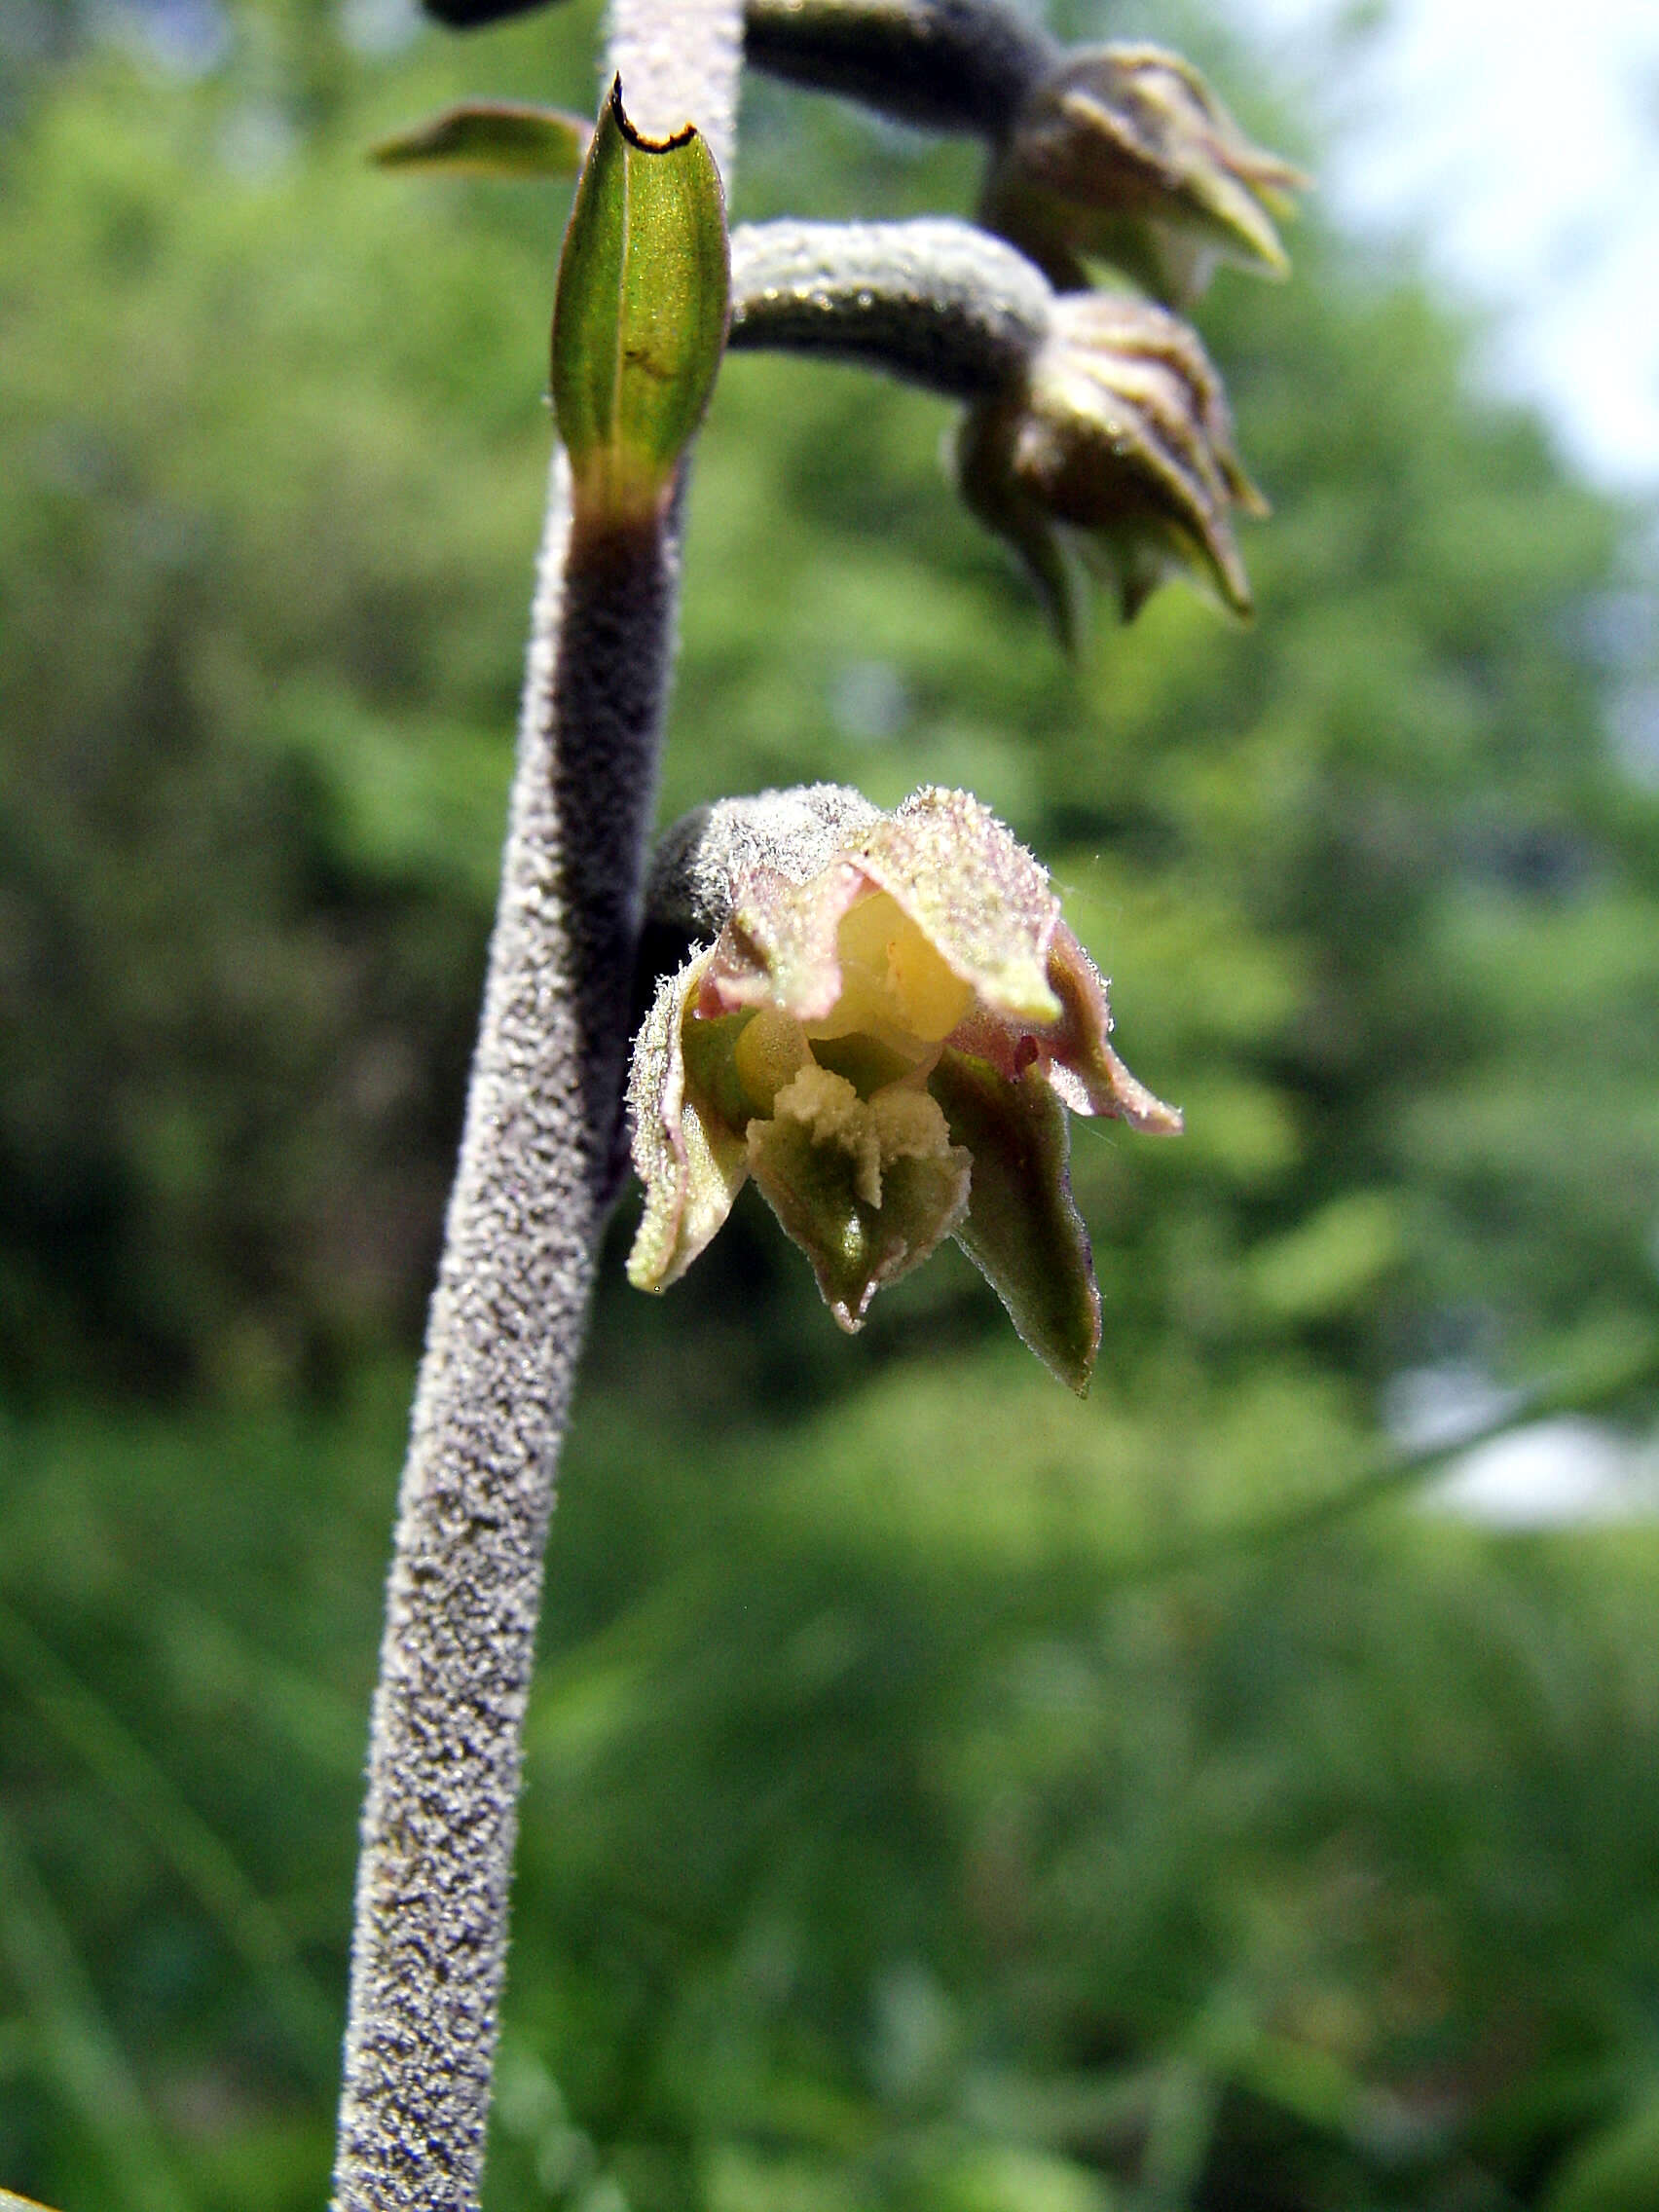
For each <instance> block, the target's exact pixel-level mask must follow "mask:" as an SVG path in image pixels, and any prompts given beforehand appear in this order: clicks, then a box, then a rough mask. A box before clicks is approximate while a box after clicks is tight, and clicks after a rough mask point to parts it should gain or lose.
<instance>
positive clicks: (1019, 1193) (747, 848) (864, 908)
mask: <svg viewBox="0 0 1659 2212" xmlns="http://www.w3.org/2000/svg"><path fill="white" fill-rule="evenodd" d="M650 904H651V911H652V915H653V919H655V920H656V921H658V922H659V923H661V924H668V925H670V926H675V927H678V928H680V929H681V930H682V931H684V932H687V933H689V934H704V933H711V932H716V931H718V934H717V935H715V936H714V941H713V942H712V944H709V945H707V946H706V948H705V949H703V950H701V951H698V952H695V953H694V954H693V955H692V957H691V958H690V959H689V960H688V961H686V962H685V964H684V965H683V966H682V968H680V969H679V971H678V972H677V973H675V974H673V975H671V976H668V977H664V978H663V980H662V982H661V983H660V985H659V987H658V990H657V993H656V997H655V1001H654V1003H653V1005H652V1007H651V1010H650V1012H649V1014H647V1016H646V1018H645V1022H644V1024H643V1025H642V1027H641V1030H640V1034H639V1038H638V1040H637V1042H636V1045H635V1049H634V1063H633V1070H632V1074H631V1077H630V1082H629V1103H630V1106H631V1108H632V1111H633V1118H634V1161H635V1165H636V1167H637V1168H638V1170H639V1173H640V1177H641V1180H642V1181H643V1183H644V1184H645V1215H644V1218H643V1220H642V1222H641V1224H640V1229H639V1233H638V1235H637V1236H636V1238H635V1242H634V1249H633V1252H632V1254H631V1256H630V1259H629V1263H628V1272H629V1278H630V1280H631V1281H632V1282H633V1283H634V1284H635V1285H636V1286H637V1287H638V1288H640V1289H644V1290H662V1289H666V1288H667V1286H668V1285H669V1284H670V1283H672V1282H675V1281H677V1280H678V1279H679V1277H680V1276H681V1275H682V1274H683V1272H685V1270H686V1269H687V1268H688V1267H689V1266H690V1265H691V1263H692V1261H693V1260H695V1259H696V1258H697V1256H698V1254H699V1253H700V1252H702V1251H703V1250H704V1249H705V1247H706V1246H707V1245H708V1243H709V1241H710V1239H711V1238H712V1237H713V1236H714V1235H716V1233H717V1232H718V1231H719V1228H720V1226H721V1224H722V1223H723V1221H724V1220H725V1218H726V1215H727V1214H728V1213H729V1211H730V1209H731V1206H732V1203H733V1201H734V1199H735V1198H736V1197H737V1194H738V1192H739V1190H740V1189H741V1188H742V1186H743V1184H744V1183H745V1182H746V1181H747V1180H748V1179H749V1177H750V1176H752V1175H753V1177H754V1178H755V1181H756V1184H757V1185H758V1186H759V1189H760V1191H761V1193H762V1195H763V1196H764V1198H766V1200H767V1202H768V1203H769V1204H770V1206H771V1207H772V1210H773V1212H774V1213H775V1214H776V1215H777V1216H778V1219H779V1221H780V1222H781V1223H782V1225H783V1227H784V1229H785V1230H786V1231H787V1232H788V1234H789V1235H791V1236H792V1237H793V1239H794V1241H795V1242H796V1243H797V1244H798V1245H799V1246H800V1247H801V1249H802V1250H803V1251H804V1252H805V1253H806V1255H807V1258H808V1259H809V1260H810V1261H811V1263H812V1268H813V1272H814V1273H815V1274H816V1276H817V1278H818V1285H819V1288H820V1290H821V1291H822V1292H823V1294H824V1298H825V1301H826V1303H827V1304H828V1305H829V1307H830V1311H831V1312H832V1313H833V1315H834V1317H835V1319H836V1320H837V1321H838V1322H839V1323H840V1325H841V1327H842V1328H844V1329H847V1330H856V1329H857V1328H859V1327H860V1326H861V1324H862V1323H863V1320H864V1317H865V1315H866V1312H867V1310H868V1309H869V1305H870V1301H871V1300H872V1299H873V1298H874V1296H875V1294H876V1292H877V1291H878V1290H880V1289H881V1288H882V1287H883V1286H884V1285H885V1284H887V1283H891V1282H896V1281H898V1280H899V1279H900V1277H901V1276H903V1275H904V1274H907V1273H908V1272H910V1270H911V1269H912V1268H915V1267H918V1266H920V1264H921V1263H922V1261H923V1260H925V1259H927V1258H928V1256H929V1255H930V1254H931V1253H932V1252H933V1251H934V1250H935V1249H936V1248H937V1246H938V1245H939V1244H940V1242H941V1240H942V1239H943V1238H944V1237H946V1236H954V1237H955V1238H956V1240H957V1242H958V1243H959V1244H960V1245H961V1246H962V1248H963V1250H964V1251H965V1252H966V1253H967V1254H968V1256H969V1258H970V1259H971V1260H973V1262H974V1264H975V1265H976V1267H977V1268H978V1269H979V1271H980V1272H981V1273H983V1274H984V1276H985V1277H986V1279H987V1281H988V1282H989V1283H990V1284H991V1286H992V1288H993V1289H994V1290H995V1291H996V1293H997V1295H998V1296H999V1297H1000V1298H1001V1299H1002V1301H1003V1303H1004V1305H1005V1306H1006V1307H1007V1308H1008V1310H1009V1313H1010V1315H1011V1316H1012V1318H1013V1320H1014V1326H1015V1328H1016V1329H1017V1330H1018V1331H1019V1334H1020V1336H1021V1337H1022V1338H1023V1339H1024V1341H1025V1342H1026V1344H1028V1345H1029V1346H1031V1348H1032V1350H1033V1351H1035V1352H1036V1353H1037V1354H1038V1356H1039V1357H1040V1358H1041V1359H1043V1360H1044V1361H1045V1362H1046V1364H1047V1365H1048V1366H1049V1367H1050V1368H1051V1369H1052V1371H1053V1372H1054V1373H1055V1374H1056V1375H1057V1376H1059V1377H1060V1379H1061V1380H1062V1381H1063V1382H1065V1383H1068V1384H1069V1385H1070V1386H1071V1387H1072V1388H1073V1389H1075V1390H1077V1391H1079V1392H1080V1393H1081V1392H1084V1391H1086V1390H1087V1389H1088V1381H1089V1377H1090V1374H1091V1373H1092V1370H1093V1366H1094V1359H1095V1354H1096V1352H1097V1350H1098V1348H1099V1343H1100V1299H1099V1293H1098V1290H1097V1289H1096V1287H1095V1282H1094V1271H1093V1263H1092V1259H1091V1256H1090V1252H1089V1246H1088V1234H1087V1232H1086V1231H1085V1229H1084V1226H1083V1222H1082V1219H1081V1217H1080V1216H1079V1214H1078V1211H1077V1207H1076V1205H1075V1203H1074V1202H1073V1200H1072V1197H1071V1191H1070V1186H1069V1182H1068V1179H1067V1173H1066V1161H1067V1150H1068V1136H1067V1127H1066V1115H1065V1110H1066V1109H1067V1108H1068V1107H1069V1108H1070V1109H1071V1110H1072V1111H1073V1112H1075V1113H1080V1114H1104V1115H1114V1116H1116V1117H1118V1118H1119V1119H1120V1120H1123V1121H1126V1122H1128V1123H1130V1124H1132V1125H1133V1126H1134V1127H1136V1128H1140V1129H1147V1130H1156V1131H1161V1132H1164V1133H1172V1132H1174V1131H1176V1130H1178V1129H1179V1128H1180V1126H1181V1117H1180V1115H1179V1114H1178V1113H1177V1112H1176V1111H1175V1110H1174V1109H1173V1108H1172V1107H1168V1106H1165V1105H1163V1104H1162V1102H1161V1100H1159V1099H1157V1098H1155V1097H1154V1096H1153V1094H1152V1093H1151V1091H1149V1090H1147V1089H1146V1088H1144V1087H1143V1086H1142V1085H1141V1084H1139V1083H1137V1082H1136V1081H1135V1079H1134V1077H1133V1076H1132V1075H1130V1073H1129V1072H1128V1070H1127V1068H1125V1067H1124V1063H1123V1062H1122V1060H1120V1059H1119V1057H1118V1055H1117V1054H1116V1052H1115V1051H1113V1050H1112V1046H1111V1043H1110V1033H1111V1027H1112V1018H1111V1014H1110V1012H1109V1011H1108V1007H1107V1002H1106V992H1105V985H1104V983H1103V982H1102V980H1101V977H1100V976H1099V975H1098V973H1097V972H1096V970H1095V968H1094V966H1093V964H1092V962H1091V961H1090V960H1089V958H1088V954H1087V953H1086V952H1085V951H1084V949H1083V947H1082V945H1081V944H1080V943H1079V942H1078V940H1077V939H1076V937H1075V936H1073V934H1072V932H1071V931H1070V930H1069V929H1068V928H1067V927H1066V926H1065V924H1064V923H1063V922H1062V921H1061V919H1060V903H1059V901H1058V899H1057V898H1056V897H1055V895H1054V893H1053V891H1052V890H1051V888H1050V884H1049V878H1048V873H1047V871H1046V870H1045V869H1044V868H1042V867H1041V866H1039V865H1038V864H1037V862H1036V861H1035V860H1034V859H1033V858H1032V856H1031V855H1030V854H1029V853H1028V852H1027V851H1026V850H1025V848H1024V847H1023V846H1022V845H1020V844H1019V843H1018V842H1017V841H1016V840H1015V838H1014V836H1013V834H1012V833H1011V832H1010V831H1009V830H1007V829H1006V828H1005V827H1004V826H1003V824H1002V823H1000V822H999V821H998V820H997V819H996V817H995V816H994V815H993V814H991V813H990V812H989V811H988V810H987V809H986V808H985V807H983V806H981V805H980V804H979V803H978V801H977V800H976V799H974V798H971V797H970V796H969V795H968V794H967V793H965V792H952V791H940V790H937V789H925V790H922V791H918V792H916V793H913V794H912V796H911V797H910V798H908V799H906V800H905V801H904V803H903V805H902V806H901V807H900V808H899V809H898V811H897V812H896V813H894V814H891V815H884V814H881V813H878V812H877V811H876V809H875V808H873V807H872V806H870V805H869V804H868V802H867V801H866V800H864V799H863V798H861V797H860V796H859V795H858V794H857V793H852V792H844V791H841V790H838V789H836V788H835V787H832V786H828V785H818V786H814V787H811V788H810V789H807V790H804V791H798V792H782V793H780V792H772V793H764V794H762V795H761V796H760V797H759V798H757V799H750V800H733V801H727V802H725V803H724V804H722V805H720V806H718V807H715V808H713V809H710V810H707V811H705V812H703V813H701V814H698V815H694V816H691V817H688V818H687V821H686V822H685V823H683V824H682V825H681V826H680V828H679V829H678V830H676V831H674V832H671V834H670V837H669V839H668V840H667V841H666V842H665V846H664V848H663V851H662V853H661V854H660V855H659V859H658V862H657V865H656V867H655V869H654V871H653V877H652V887H651V900H650Z"/></svg>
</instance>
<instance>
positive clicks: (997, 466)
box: [956, 292, 1266, 643]
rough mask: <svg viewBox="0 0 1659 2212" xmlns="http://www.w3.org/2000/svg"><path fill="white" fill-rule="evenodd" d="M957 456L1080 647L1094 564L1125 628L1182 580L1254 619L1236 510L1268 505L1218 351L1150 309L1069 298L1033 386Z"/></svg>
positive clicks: (973, 412)
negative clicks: (1084, 594)
mask: <svg viewBox="0 0 1659 2212" xmlns="http://www.w3.org/2000/svg"><path fill="white" fill-rule="evenodd" d="M956 458H957V478H958V481H959V483H960V485H961V488H962V495H963V498H965V499H966V500H967V502H968V504H969V506H970V507H972V508H973V510H974V512H975V513H976V514H977V515H978V517H979V518H980V520H981V521H982V522H984V523H986V524H988V525H989V527H990V528H991V529H992V530H994V531H996V532H998V533H999V535H1002V536H1004V537H1006V538H1007V539H1008V540H1009V541H1010V543H1011V544H1012V545H1013V546H1014V549H1015V551H1016V552H1017V553H1018V554H1019V556H1020V558H1021V560H1022V561H1023V562H1024V564H1025V566H1026V568H1027V570H1028V571H1030V573H1031V576H1032V579H1033V581H1034V582H1035V583H1036V585H1037V588H1038V590H1039V591H1040V592H1041V593H1042V595H1043V598H1044V601H1045V603H1046V605H1047V607H1048V608H1049V612H1050V615H1051V618H1052V620H1053V622H1054V625H1055V627H1056V629H1057V630H1058V631H1059V633H1060V636H1061V638H1062V639H1063V640H1065V641H1066V642H1068V643H1069V642H1070V641H1071V638H1072V636H1073V633H1074V631H1075V628H1076V625H1077V619H1078V617H1077V602H1078V598H1079V582H1078V578H1077V572H1076V571H1077V567H1078V562H1079V559H1080V558H1081V560H1082V562H1083V564H1084V565H1085V566H1086V567H1090V568H1093V569H1095V570H1098V571H1101V572H1102V573H1103V575H1104V577H1105V579H1106V581H1107V582H1108V584H1109V585H1110V586H1111V587H1112V588H1113V590H1114V591H1115V592H1116V594H1117V597H1118V599H1119V602H1120V604H1121V606H1122V608H1123V612H1124V619H1125V620H1128V619H1129V618H1131V617H1132V616H1133V615H1134V614H1135V613H1136V612H1137V611H1138V610H1139V608H1140V606H1141V604H1142V602H1143V601H1144V600H1145V599H1146V598H1147V596H1148V594H1149V593H1151V592H1152V591H1154V590H1156V588H1157V587H1158V585H1159V584H1161V583H1162V582H1164V581H1165V580H1166V578H1168V577H1170V576H1174V575H1182V574H1185V575H1189V576H1191V577H1193V578H1194V579H1195V580H1196V581H1198V583H1199V584H1200V585H1202V586H1204V587H1206V588H1207V589H1208V590H1209V591H1210V592H1211V593H1212V594H1213V595H1214V596H1215V597H1216V598H1218V599H1220V600H1221V602H1222V603H1223V604H1224V605H1225V606H1227V607H1229V608H1232V610H1233V611H1234V612H1235V614H1241V615H1245V614H1248V613H1249V612H1250V584H1249V579H1248V577H1247V576H1246V575H1245V573H1244V564H1243V562H1242V561H1241V560H1240V558H1239V554H1238V546H1237V543H1236V541H1235V538H1234V535H1233V525H1232V514H1233V511H1234V510H1235V509H1237V510H1238V511H1239V512H1241V513H1244V514H1262V513H1265V512H1266V507H1265V504H1264V502H1263V500H1262V498H1261V495H1260V494H1259V493H1258V492H1257V491H1256V490H1255V488H1254V486H1253V485H1252V484H1251V482H1250V480H1249V478H1248V477H1247V476H1246V475H1245V473H1244V470H1243V466H1242V464H1241V463H1240V461H1239V459H1238V455H1237V453H1236V451H1235V447H1234V443H1233V422H1232V418H1231V415H1230V413H1229V411H1228V406H1227V398H1226V394H1225V393H1224V391H1223V390H1222V386H1221V379H1220V378H1219V377H1218V376H1217V375H1216V372H1215V369H1214V368H1213V366H1212V365H1211V362H1210V359H1209V356H1208V354H1207V353H1206V352H1205V351H1204V350H1203V347H1202V346H1201V345H1200V344H1199V342H1198V337H1197V335H1196V334H1195V333H1194V332H1193V331H1192V330H1191V329H1190V328H1189V327H1188V325H1187V324H1186V323H1184V322H1182V321H1180V320H1179V319H1178V317H1176V316H1175V315H1172V314H1170V313H1167V312H1166V311H1165V310H1164V309H1162V308H1159V307H1154V306H1153V305H1152V303H1151V302H1150V301H1147V300H1138V299H1134V298H1131V297H1130V296H1129V295H1128V294H1126V293H1122V292H1082V293H1077V294H1075V295H1074V294H1067V295H1066V296H1064V297H1063V298H1061V299H1059V300H1057V301H1056V302H1055V305H1054V320H1053V329H1052V331H1051V335H1050V336H1049V337H1048V338H1047V339H1045V340H1044V342H1043V343H1042V345H1041V346H1040V347H1039V348H1038V349H1037V350H1036V352H1035V354H1034V356H1033V358H1032V360H1031V363H1030V366H1029V368H1028V369H1027V371H1026V374H1025V376H1024V377H1023V379H1022V380H1021V381H1020V382H1019V383H1018V384H1017V385H1016V386H1014V387H1013V388H1012V389H1011V390H1009V391H1008V392H1006V393H1004V394H1001V395H999V396H998V397H996V398H994V399H987V400H982V401H980V403H979V404H978V405H977V406H976V407H972V408H970V409H969V411H968V413H967V414H966V415H965V416H964V418H963V421H962V427H961V431H960V433H959V435H958V439H957V449H956Z"/></svg>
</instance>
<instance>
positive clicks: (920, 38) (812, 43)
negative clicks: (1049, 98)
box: [743, 0, 1060, 140]
mask: <svg viewBox="0 0 1659 2212" xmlns="http://www.w3.org/2000/svg"><path fill="white" fill-rule="evenodd" d="M743 17H744V50H745V55H746V57H747V59H748V60H749V61H750V62H751V63H752V65H753V66H754V67H755V68H756V69H764V70H765V71H767V73H768V74H769V75H771V76H774V77H785V78H788V79H789V80H790V82H791V83H792V84H796V85H804V86H805V87H806V88H807V89H808V90H809V91H812V92H840V93H843V94H844V95H845V96H846V97H847V98H849V99H856V100H862V101H864V102H865V103H866V105H868V106H870V107H873V108H876V109H878V110H879V111H880V112H881V113H882V114H884V115H890V116H893V117H895V118H897V119H898V120H899V121H900V122H902V123H919V124H922V125H925V126H927V127H928V128H930V129H936V130H966V131H972V132H975V133H977V135H979V136H981V137H985V138H989V139H992V140H996V139H1000V138H1002V137H1003V136H1004V135H1005V134H1006V133H1007V131H1008V130H1009V129H1010V128H1011V127H1012V125H1013V122H1014V113H1015V111H1016V110H1017V109H1018V108H1019V106H1020V105H1021V103H1022V102H1023V101H1024V99H1025V97H1026V95H1027V93H1029V92H1031V91H1032V90H1033V88H1034V87H1035V86H1036V85H1038V84H1039V83H1041V81H1042V80H1043V78H1044V77H1046V76H1047V75H1048V74H1049V73H1050V71H1051V69H1052V68H1053V67H1054V65H1055V63H1056V61H1057V59H1058V55H1059V51H1060V50H1059V48H1058V47H1057V46H1056V45H1055V44H1054V41H1053V40H1052V39H1051V38H1050V36H1049V34H1048V33H1047V31H1045V30H1043V29H1042V28H1041V27H1040V26H1039V25H1038V24H1036V23H1034V22H1032V21H1030V20H1028V19H1027V18H1025V17H1023V16H1020V15H1016V14H1015V13H1014V10H1013V9H1012V8H1010V7H1006V6H1004V5H1003V4H1002V0H749V4H748V6H747V7H746V8H745V9H744V12H743Z"/></svg>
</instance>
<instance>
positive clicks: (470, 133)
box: [370, 100, 593, 177]
mask: <svg viewBox="0 0 1659 2212" xmlns="http://www.w3.org/2000/svg"><path fill="white" fill-rule="evenodd" d="M592 140H593V127H592V126H591V124H589V122H588V120H587V118H586V117H585V116H581V115H566V114H565V113H564V112H563V111H562V110H561V109H559V108H555V107H531V106H528V105H526V104H524V103H523V102H521V101H517V100H466V101H463V102H462V103H461V106H459V107H447V108H445V109H444V111H443V112H442V114H441V115H434V116H431V117H428V119H427V120H426V121H425V122H424V123H417V124H413V125H412V126H411V127H410V129H407V130H399V131H395V132H394V133H393V134H392V136H391V137H389V138H383V139H382V140H381V142H380V144H379V145H378V146H376V147H375V148H373V150H372V153H371V156H370V158H371V160H373V161H376V162H378V163H379V164H380V166H381V167H382V168H387V169H448V170H451V171H452V172H454V173H456V174H458V175H462V176H502V177H521V176H545V177H572V176H575V175H577V174H578V173H579V172H580V169H581V166H582V163H583V161H584V160H585V159H586V156H587V150H588V147H589V145H590V144H591V143H592Z"/></svg>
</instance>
